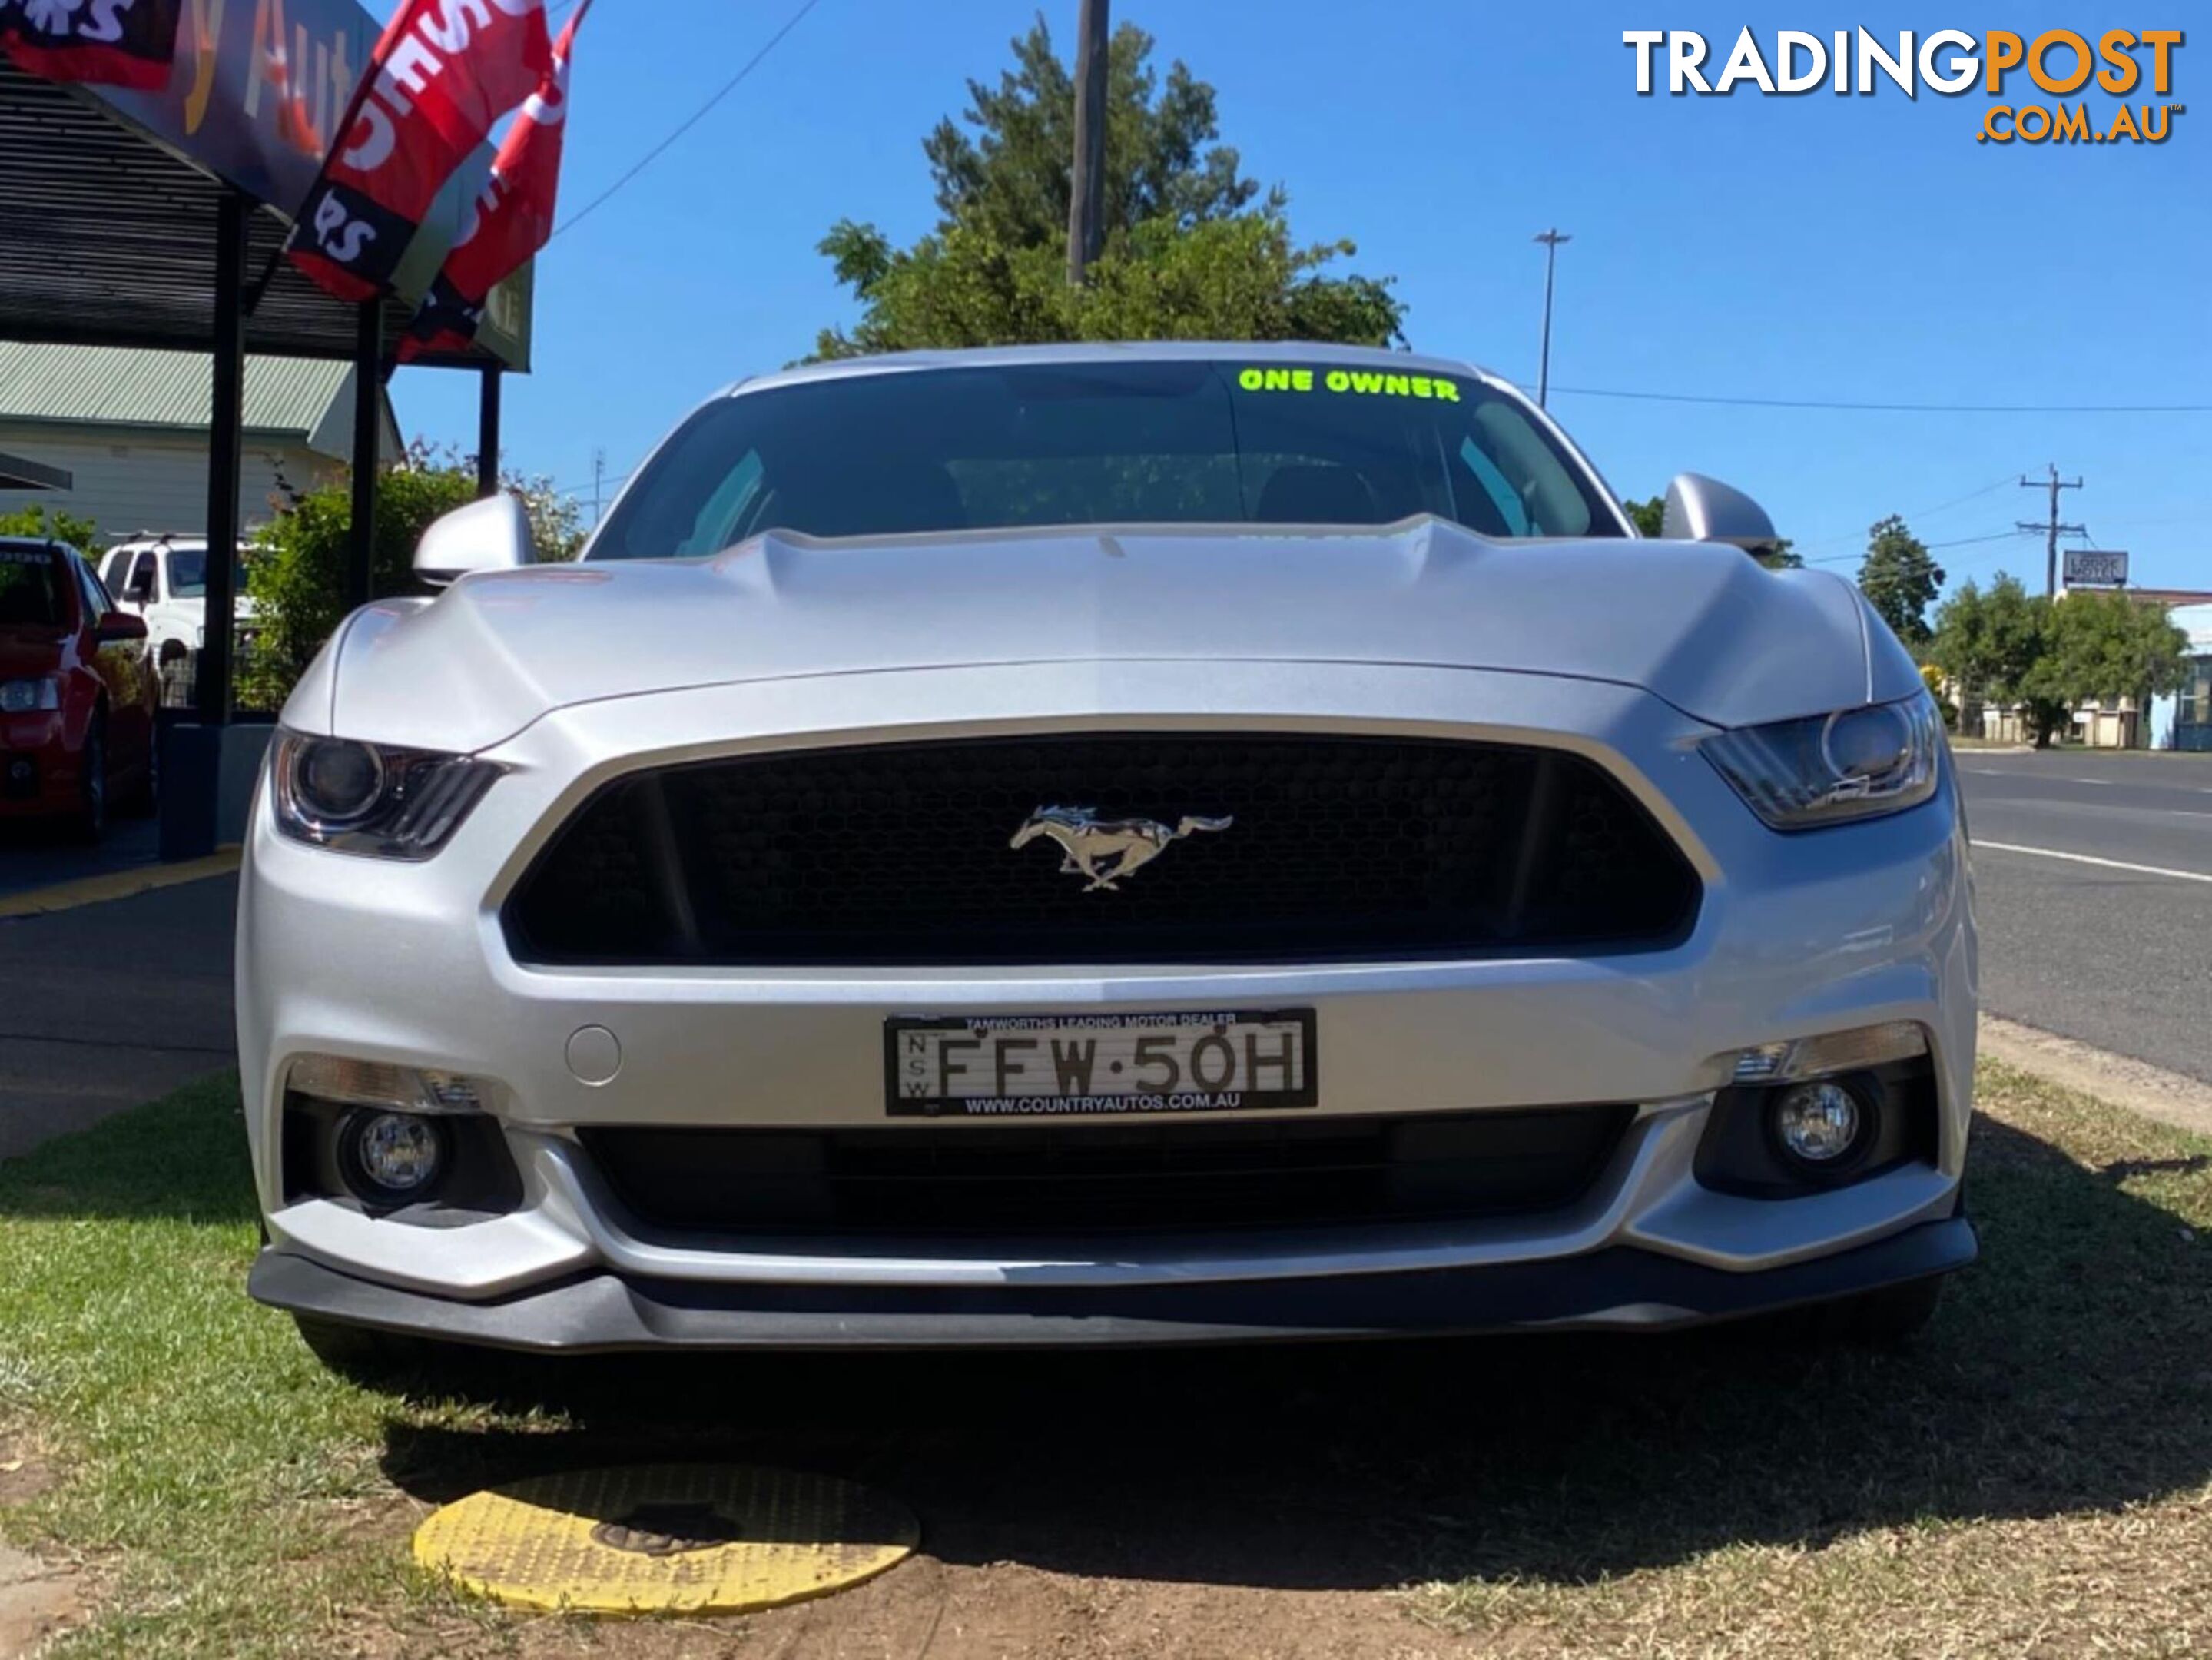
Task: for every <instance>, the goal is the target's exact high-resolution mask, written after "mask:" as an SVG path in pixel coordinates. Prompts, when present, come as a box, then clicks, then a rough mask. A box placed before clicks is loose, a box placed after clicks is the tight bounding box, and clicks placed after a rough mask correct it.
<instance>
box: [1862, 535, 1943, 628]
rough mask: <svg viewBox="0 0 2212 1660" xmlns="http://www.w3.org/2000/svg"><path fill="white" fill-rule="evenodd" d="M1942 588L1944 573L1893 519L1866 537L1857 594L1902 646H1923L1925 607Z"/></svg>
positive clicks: (1917, 540)
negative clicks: (1871, 608) (1864, 600)
mask: <svg viewBox="0 0 2212 1660" xmlns="http://www.w3.org/2000/svg"><path fill="white" fill-rule="evenodd" d="M1942 586H1943V568H1942V566H1941V565H1939V564H1937V563H1936V562H1935V560H1933V559H1932V558H1930V557H1929V554H1928V548H1927V544H1924V543H1923V542H1922V541H1921V540H1920V538H1918V537H1917V536H1915V535H1914V534H1913V533H1912V532H1911V531H1910V530H1907V529H1906V528H1905V520H1902V519H1900V518H1899V517H1898V516H1897V515H1896V514H1891V515H1890V516H1889V517H1888V518H1887V519H1885V520H1882V521H1881V523H1880V524H1878V525H1876V526H1874V528H1873V529H1872V530H1870V531H1869V532H1867V551H1866V561H1865V562H1864V563H1863V564H1862V565H1860V567H1859V591H1860V592H1861V593H1863V594H1865V595H1866V597H1867V599H1868V602H1869V604H1871V605H1873V606H1874V608H1875V611H1877V612H1878V613H1879V614H1880V615H1881V619H1882V621H1883V622H1885V623H1888V624H1889V626H1890V628H1891V629H1892V630H1893V632H1894V633H1895V634H1896V635H1897V637H1898V638H1899V639H1900V640H1902V641H1903V642H1905V644H1906V645H1908V646H1919V645H1924V644H1925V643H1926V642H1927V640H1928V637H1929V629H1928V607H1929V605H1932V604H1934V603H1935V599H1936V590H1938V589H1939V588H1941V587H1942Z"/></svg>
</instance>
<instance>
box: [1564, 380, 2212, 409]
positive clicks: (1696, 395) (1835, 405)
mask: <svg viewBox="0 0 2212 1660" xmlns="http://www.w3.org/2000/svg"><path fill="white" fill-rule="evenodd" d="M1552 390H1553V392H1569V393H1571V394H1573V395H1574V396H1576V397H1577V398H1633V399H1636V400H1638V401H1639V402H1644V403H1653V404H1727V405H1729V406H1731V407H1735V408H1742V409H1762V410H1857V411H1862V412H1868V413H1880V414H1887V415H2212V404H1873V403H1855V402H1851V401H1849V400H1846V399H1838V398H1724V397H1720V396H1717V395H1707V394H1705V393H1702V392H1627V391H1623V390H1621V389H1620V388H1618V387H1611V386H1553V388H1552Z"/></svg>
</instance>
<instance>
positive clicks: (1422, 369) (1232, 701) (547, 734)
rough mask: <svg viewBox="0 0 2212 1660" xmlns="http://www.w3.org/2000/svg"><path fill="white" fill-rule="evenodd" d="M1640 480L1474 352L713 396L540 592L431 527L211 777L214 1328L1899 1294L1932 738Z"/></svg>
mask: <svg viewBox="0 0 2212 1660" xmlns="http://www.w3.org/2000/svg"><path fill="white" fill-rule="evenodd" d="M1667 518H1668V523H1667V537H1666V539H1664V540H1658V541H1654V540H1646V539H1643V538H1639V537H1638V535H1637V534H1636V532H1635V530H1634V528H1633V527H1632V525H1631V524H1630V523H1629V521H1628V520H1626V517H1625V516H1624V515H1623V513H1622V511H1621V509H1620V506H1619V504H1618V503H1617V502H1615V500H1614V499H1613V496H1611V494H1610V493H1609V492H1608V491H1607V489H1606V487H1605V485H1604V483H1603V482H1602V481H1601V479H1600V478H1599V477H1598V475H1597V474H1596V472H1595V471H1594V470H1593V469H1592V467H1591V466H1590V465H1589V463H1588V462H1587V461H1586V460H1585V459H1583V457H1582V455H1581V454H1580V453H1577V450H1576V449H1575V447H1573V445H1572V444H1571V443H1570V442H1569V441H1568V440H1567V439H1566V438H1565V435H1562V434H1561V433H1560V431H1559V429H1558V428H1557V427H1555V426H1554V425H1553V423H1551V421H1550V420H1549V419H1548V418H1547V417H1546V416H1545V415H1544V414H1543V413H1542V412H1541V410H1537V409H1535V408H1534V407H1533V406H1532V405H1531V404H1528V402H1527V401H1526V400H1525V399H1523V398H1522V397H1521V396H1520V395H1519V394H1518V393H1517V392H1516V391H1515V390H1514V389H1513V388H1512V387H1511V386H1508V385H1507V384H1505V383H1504V382H1503V381H1500V380H1497V379H1494V378H1493V377H1492V376H1490V375H1487V374H1484V373H1482V372H1481V371H1480V370H1477V369H1474V368H1468V367H1467V366H1465V365H1463V364H1458V363H1451V362H1438V361H1434V360H1430V359H1424V358H1419V357H1412V356H1404V355H1401V354H1392V353H1383V352H1374V351H1363V350H1340V349H1335V348H1329V347H1311V346H1263V347H1251V346H1230V345H1175V346H1159V345H1146V346H1107V347H1085V348H1051V349H1042V350H1004V351H988V352H951V353H944V354H932V355H926V356H908V357H895V358H885V359H879V360H874V361H862V362H847V363H839V364H833V365H826V366H822V367H817V368H802V369H799V370H795V371H793V372H790V373H787V374H776V375H770V376H767V377H764V378H762V379H759V380H750V381H747V382H744V384H742V385H740V386H737V387H736V388H734V389H732V391H731V392H728V393H726V394H725V395H723V396H720V397H718V398H714V400H713V401H711V402H710V403H708V404H707V405H706V406H705V407H704V408H702V409H701V410H698V411H697V412H696V413H695V414H694V415H692V416H691V417H690V418H689V419H688V420H686V421H685V422H684V423H683V424H682V425H681V426H680V427H678V429H676V431H675V432H674V433H673V434H672V435H671V436H670V437H669V438H668V439H667V441H665V443H664V444H663V445H662V446H661V447H660V448H659V451H658V452H657V453H655V454H654V455H653V458H652V459H650V460H649V461H647V463H646V464H645V465H644V466H643V467H642V468H641V469H640V471H638V473H637V475H636V477H635V479H634V481H633V482H632V483H631V484H630V485H629V489H627V490H626V491H625V493H624V494H623V497H622V499H621V501H620V502H618V503H617V505H616V506H615V508H613V510H612V511H611V513H610V514H608V516H607V519H606V520H605V524H604V525H603V526H601V527H600V529H599V532H597V534H596V535H595V536H594V538H592V543H591V545H590V546H589V548H588V549H587V550H586V555H585V556H584V558H583V560H582V561H581V562H580V563H575V564H566V565H560V564H556V565H540V564H537V563H535V562H534V561H533V559H532V550H531V547H530V544H529V533H528V530H527V526H526V521H525V520H524V519H523V517H522V514H521V512H520V508H519V506H518V505H517V504H516V503H515V502H513V501H512V500H509V499H504V498H501V499H495V500H492V501H489V502H480V503H478V504H477V505H475V506H473V507H471V508H465V509H463V510H462V511H461V512H459V513H458V514H453V516H452V517H451V518H450V519H448V520H444V521H442V522H441V523H440V524H439V525H438V526H435V527H434V528H433V529H432V530H431V532H429V534H428V536H427V537H426V538H424V540H423V542H422V547H421V550H420V552H419V554H418V556H417V561H416V565H417V569H418V571H419V573H420V574H421V575H422V577H423V578H424V580H425V582H426V584H427V585H428V586H431V587H443V592H442V593H440V594H438V595H437V596H436V597H435V598H430V597H425V598H421V599H397V600H386V601H383V602H381V603H379V604H377V605H371V606H369V607H368V608H367V609H365V610H363V611H359V612H357V613H356V615H354V616H353V617H351V618H349V620H348V622H347V623H345V625H344V626H343V628H342V629H340V631H339V633H338V635H337V637H336V638H335V639H334V640H333V641H332V642H331V644H330V646H329V647H328V648H327V649H326V650H325V652H324V653H323V654H322V655H321V657H320V658H319V660H317V662H316V663H315V665H314V666H313V669H312V670H311V671H310V672H309V673H308V674H307V677H306V678H305V679H304V680H303V681H302V683H301V685H300V687H299V689H298V690H297V692H296V694H295V696H293V698H292V700H291V702H290V703H289V706H288V707H287V708H286V710H285V713H284V717H283V730H282V731H281V732H280V733H279V735H278V738H277V740H276V744H275V745H274V746H273V748H272V751H271V757H270V766H269V770H268V774H267V775H266V778H265V780H264V785H263V787H262V789H261V790H260V792H259V794H258V800H257V802H256V806H255V809H254V817H253V822H252V830H251V832H250V835H249V838H248V848H247V855H246V873H245V881H244V887H243V893H242V898H241V903H240V917H239V938H240V958H239V960H240V969H239V993H240V994H239V1038H240V1050H241V1054H242V1060H243V1070H244V1077H245V1080H246V1104H247V1107H246V1119H247V1124H248V1127H249V1131H250V1134H251V1137H252V1152H253V1160H254V1168H255V1171H256V1175H257V1179H258V1184H259V1190H260V1198H261V1202H262V1205H263V1207H264V1211H265V1213H266V1219H267V1230H268V1240H269V1243H268V1246H267V1249H266V1250H264V1252H263V1254H262V1256H261V1258H260V1260H259V1262H258V1264H257V1266H256V1267H255V1268H254V1271H253V1275H252V1290H253V1292H254V1293H255V1295H257V1296H258V1297H259V1298H262V1299H263V1300H264V1301H265V1302H268V1303H270V1304H275V1305H276V1306H278V1307H281V1308H283V1309H287V1310H291V1311H292V1312H293V1313H295V1315H296V1316H298V1317H299V1320H300V1323H301V1328H302V1330H303V1331H304V1332H305V1333H306V1335H307V1337H308V1339H309V1341H310V1342H311V1343H313V1345H314V1346H315V1347H316V1348H317V1349H318V1352H319V1353H323V1354H324V1355H325V1358H327V1359H333V1360H334V1361H338V1362H342V1363H346V1364H352V1363H355V1362H357V1361H359V1360H361V1359H364V1358H374V1357H377V1356H379V1355H382V1356H384V1357H386V1358H388V1356H389V1353H390V1351H391V1350H392V1348H394V1347H402V1348H404V1347H410V1345H409V1344H408V1343H407V1341H406V1340H409V1339H414V1340H421V1339H434V1340H451V1341H460V1342H465V1343H474V1344H488V1345H495V1346H501V1347H509V1348H521V1349H622V1348H638V1347H741V1346H753V1345H760V1346H782V1347H811V1346H826V1347H834V1346H854V1347H865V1346H897V1345H915V1346H937V1345H994V1344H995V1345H1010V1344H1074V1343H1085V1342H1109V1343H1148V1342H1188V1341H1220V1340H1233V1339H1265V1338H1280V1337H1286V1336H1346V1335H1378V1334H1387V1333H1407V1332H1414V1331H1437V1330H1445V1331H1474V1330H1497V1329H1507V1328H1533V1327H1547V1328H1556V1327H1585V1328H1603V1329H1636V1330H1650V1329H1660V1328H1668V1327H1674V1326H1678V1325H1682V1324H1686V1323H1697V1322H1703V1321H1709V1320H1717V1319H1723V1318H1727V1317H1730V1316H1742V1315H1746V1314H1750V1313H1754V1312H1759V1311H1764V1310H1775V1309H1781V1308H1785V1307H1793V1306H1796V1305H1809V1304H1822V1305H1825V1307H1824V1309H1823V1310H1822V1312H1823V1316H1824V1317H1823V1319H1822V1320H1821V1321H1820V1325H1821V1326H1822V1327H1823V1328H1824V1329H1830V1330H1833V1331H1838V1332H1843V1333H1848V1334H1851V1335H1862V1336H1869V1337H1890V1338H1893V1337H1896V1336H1898V1335H1903V1334H1905V1333H1909V1332H1910V1331H1911V1330H1912V1329H1915V1328H1917V1326H1918V1325H1919V1324H1920V1323H1922V1322H1924V1321H1925V1320H1926V1319H1927V1317H1928V1316H1929V1313H1930V1312H1931V1310H1932V1309H1933V1307H1934V1304H1935V1293H1936V1288H1937V1286H1939V1285H1940V1284H1941V1276H1942V1275H1943V1274H1945V1273H1946V1272H1947V1271H1948V1270H1951V1269H1954V1268H1959V1267H1960V1266H1962V1265H1963V1264H1965V1263H1966V1262H1969V1261H1971V1260H1972V1257H1973V1255H1974V1250H1975V1243H1974V1236H1973V1232H1972V1226H1971V1225H1970V1224H1969V1223H1968V1221H1967V1220H1966V1217H1965V1215H1964V1213H1963V1211H1962V1209H1961V1205H1960V1178H1961V1171H1962V1163H1963V1159H1964V1155H1965V1152H1966V1135H1967V1127H1968V1121H1969V1116H1970V1113H1971V1091H1972V1068H1973V1055H1974V1013H1975V978H1976V970H1975V946H1974V928H1973V921H1972V907H1971V897H1970V890H1969V882H1968V872H1967V856H1966V838H1965V835H1964V832H1963V829H1962V826H1961V822H1960V810H1959V804H1958V799H1957V796H1956V794H1955V793H1954V780H1953V776H1952V772H1951V765H1950V762H1949V759H1948V752H1947V751H1946V749H1945V746H1944V742H1943V737H1942V725H1941V723H1940V721H1939V720H1938V718H1937V714H1936V708H1935V706H1934V705H1933V703H1932V702H1930V700H1929V696H1928V695H1927V693H1926V692H1925V690H1923V686H1922V684H1921V680H1920V678H1919V676H1918V674H1917V672H1916V671H1915V669H1914V666H1913V664H1912V662H1911V659H1910V658H1909V657H1908V656H1907V655H1906V654H1905V651H1904V649H1903V648H1901V647H1900V646H1899V644H1898V642H1897V641H1896V640H1895V639H1894V638H1893V636H1892V635H1891V634H1890V632H1889V631H1888V629H1887V628H1885V627H1884V626H1883V624H1882V623H1881V621H1880V620H1879V619H1878V618H1877V617H1875V615H1874V614H1873V613H1872V612H1871V611H1869V609H1868V607H1867V605H1865V603H1864V602H1863V600H1862V599H1861V598H1860V597H1859V595H1858V593H1857V591H1856V590H1855V589H1854V588H1853V587H1851V586H1850V584H1849V583H1847V582H1845V581H1842V580H1840V579H1839V578H1838V577H1836V576H1834V575H1829V574H1826V573H1823V572H1819V571H1812V570H1798V571H1784V572H1770V571H1768V570H1766V569H1762V568H1761V566H1760V565H1759V563H1758V562H1756V561H1755V560H1754V559H1753V558H1752V557H1751V556H1749V553H1748V552H1747V550H1756V549H1758V548H1759V547H1760V546H1762V545H1764V544H1768V543H1771V539H1772V537H1773V531H1772V527H1771V525H1770V524H1769V523H1768V521H1767V520H1766V518H1765V515H1764V514H1762V513H1761V512H1760V511H1759V509H1758V508H1757V507H1755V506H1754V505H1753V503H1752V502H1749V501H1748V500H1747V499H1746V498H1745V497H1743V496H1740V495H1738V494H1737V493H1735V491H1733V490H1730V489H1727V488H1726V487H1724V486H1722V485H1718V484H1716V483H1713V482H1712V481H1711V480H1708V479H1704V478H1700V477H1696V476H1694V475H1685V476H1684V477H1681V478H1679V479H1677V480H1676V481H1675V483H1674V487H1673V489H1671V490H1670V492H1669V496H1668V504H1667ZM1827 1316H1837V1317H1835V1318H1828V1317H1827ZM415 1347H419V1345H416V1346H415Z"/></svg>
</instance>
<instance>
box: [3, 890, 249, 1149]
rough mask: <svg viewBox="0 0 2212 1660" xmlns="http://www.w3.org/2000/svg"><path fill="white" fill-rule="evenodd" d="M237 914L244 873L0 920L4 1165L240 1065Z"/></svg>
mask: <svg viewBox="0 0 2212 1660" xmlns="http://www.w3.org/2000/svg"><path fill="white" fill-rule="evenodd" d="M0 858H4V854H0ZM237 904H238V879H237V878H236V877H234V876H233V877H219V878H215V879H210V880H207V881H200V882H189V883H185V884H183V885H179V886H176V887H169V888H163V889H161V890H159V891H155V892H151V893H142V894H139V895H137V896H136V897H131V898H128V899H117V900H112V901H110V902H108V903H104V904H94V905H83V906H79V907H77V908H76V909H70V910H62V911H55V912H52V913H49V914H46V915H32V916H15V917H0V987H5V988H6V991H5V994H3V995H0V1158H9V1157H12V1156H13V1155H15V1154H16V1153H20V1152H27V1151H28V1150H29V1149H30V1148H31V1147H32V1146H35V1145H36V1144H37V1143H39V1142H40V1141H42V1140H45V1139H46V1137H48V1136H50V1135H56V1134H61V1133H63V1132H64V1131H68V1130H76V1129H82V1128H85V1127H86V1126H88V1125H89V1124H93V1123H96V1122H99V1121H100V1119H102V1118H105V1117H106V1116H108V1114H110V1113H113V1112H120V1111H122V1110H124V1109H125V1108H126V1107H135V1106H137V1105H138V1104H140V1103H141V1102H145V1101H151V1100H153V1099H155V1098H156V1097H159V1096H161V1095H165V1094H167V1092H168V1091H171V1090H173V1089H174V1088H175V1087H176V1086H177V1085H179V1084H182V1083H185V1082H186V1081H187V1080H189V1079H194V1078H197V1077H201V1076H203V1075H204V1074H205V1073H210V1072H216V1071H219V1070H221V1069H222V1068H223V1067H229V1066H232V1065H234V1064H235V1061H236V1051H235V1049H234V1041H233V1035H232V1034H233V1030H234V1027H233V1021H232V1014H231V983H230V965H231V918H232V915H233V914H234V911H235V910H236V909H237Z"/></svg>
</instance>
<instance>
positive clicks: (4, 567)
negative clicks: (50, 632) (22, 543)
mask: <svg viewBox="0 0 2212 1660" xmlns="http://www.w3.org/2000/svg"><path fill="white" fill-rule="evenodd" d="M69 557H71V556H70V555H68V554H61V553H56V552H55V551H54V550H52V549H51V548H11V547H6V546H0V629H5V628H33V629H63V628H67V627H68V626H69V624H70V609H69V602H68V601H67V600H65V599H63V598H62V593H63V590H64V587H65V586H66V585H67V583H68V581H69V575H70V574H69V571H68V570H67V569H66V568H64V565H63V564H62V561H63V560H64V559H65V558H69Z"/></svg>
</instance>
